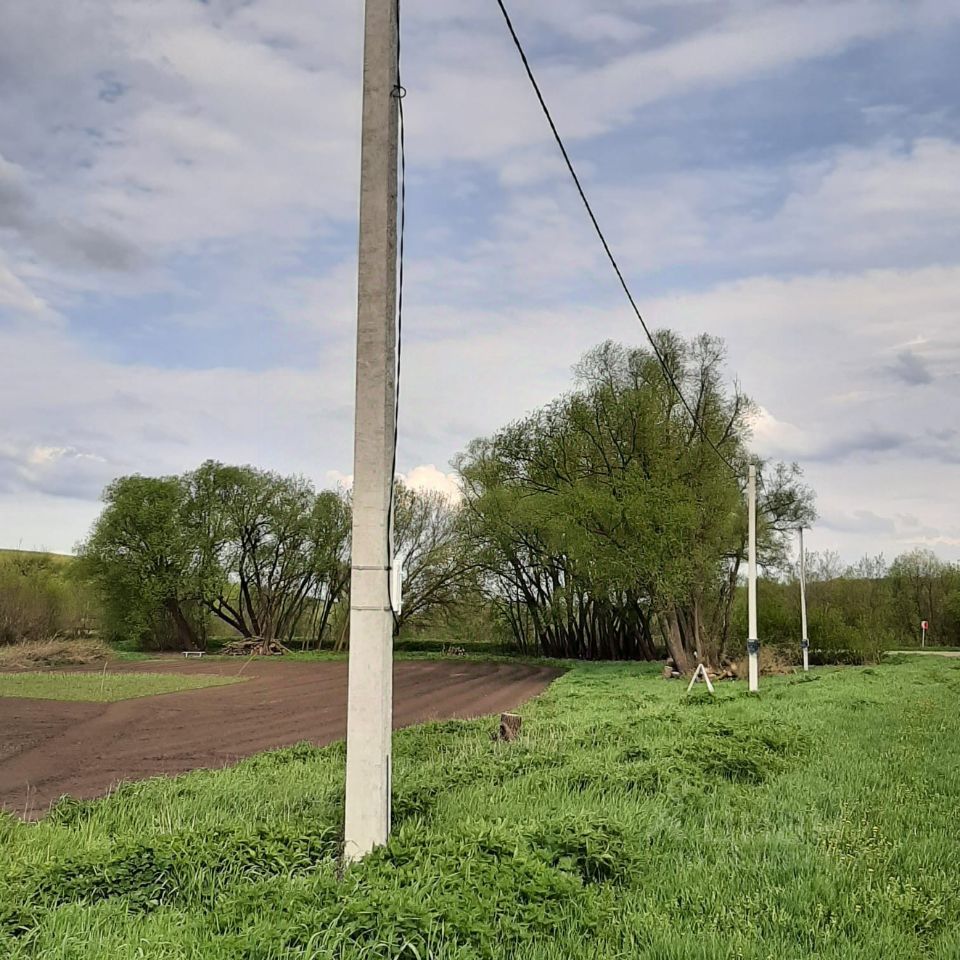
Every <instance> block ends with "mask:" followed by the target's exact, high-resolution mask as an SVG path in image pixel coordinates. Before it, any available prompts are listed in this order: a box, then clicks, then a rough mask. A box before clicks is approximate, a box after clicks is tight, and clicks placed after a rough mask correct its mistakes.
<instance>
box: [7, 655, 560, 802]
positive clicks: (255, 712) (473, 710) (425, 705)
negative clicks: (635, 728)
mask: <svg viewBox="0 0 960 960" xmlns="http://www.w3.org/2000/svg"><path fill="white" fill-rule="evenodd" d="M241 666H242V662H239V663H238V662H232V661H231V662H223V661H208V662H202V661H201V662H198V661H185V660H177V661H171V662H163V663H153V662H151V663H139V664H125V665H123V666H120V667H117V668H116V669H125V670H135V671H143V672H151V673H153V672H161V671H162V672H168V671H174V672H182V673H217V674H228V675H233V674H236V673H237V672H238V670H240V668H241ZM559 674H560V671H558V670H553V669H550V668H548V667H533V666H526V665H522V664H497V663H474V662H469V661H465V662H449V663H448V662H437V661H406V662H400V663H397V664H396V665H395V668H394V709H393V724H394V727H403V726H409V725H411V724H415V723H423V722H425V721H428V720H439V719H445V718H449V717H462V718H468V717H476V716H481V715H483V714H486V713H496V712H499V711H502V710H508V709H510V708H512V707H515V706H517V705H518V704H520V703H522V702H523V701H525V700H528V699H530V698H531V697H533V696H536V695H537V694H538V693H540V692H541V691H542V690H543V689H544V688H545V687H546V686H547V685H548V684H549V683H550V682H551V681H552V680H553V679H555V678H556V677H557V676H558V675H559ZM243 676H244V677H246V678H247V681H246V682H245V683H238V684H232V685H230V686H227V687H210V688H206V689H202V690H193V691H190V692H187V693H169V694H164V695H161V696H155V697H144V698H141V699H137V700H123V701H119V702H117V703H66V702H61V701H56V700H24V699H12V698H11V699H3V698H0V808H3V809H6V810H8V811H10V812H13V813H17V814H19V815H20V816H25V817H36V816H42V815H43V813H44V812H45V810H46V809H47V807H48V806H49V805H50V803H51V802H52V801H54V800H56V799H57V798H58V797H60V796H62V795H63V794H65V793H69V794H71V795H73V796H75V797H81V798H83V797H95V796H99V795H100V794H103V793H105V792H107V791H108V790H109V789H110V788H111V787H112V786H114V785H115V784H117V783H118V782H120V781H122V780H138V779H143V778H144V777H150V776H155V775H157V774H175V773H183V772H184V771H187V770H194V769H196V768H198V767H222V766H224V765H225V764H229V763H234V762H236V761H237V760H239V759H241V758H242V757H246V756H249V755H250V754H252V753H257V752H258V751H261V750H269V749H273V748H276V747H283V746H289V745H290V744H293V743H297V742H298V741H301V740H310V741H312V742H313V743H317V744H326V743H331V742H333V741H334V740H338V739H341V738H342V737H343V736H344V735H345V731H346V709H347V665H346V663H296V662H290V661H287V662H282V661H261V662H259V663H252V664H250V665H248V666H246V667H245V669H244V671H243Z"/></svg>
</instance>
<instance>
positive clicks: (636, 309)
mask: <svg viewBox="0 0 960 960" xmlns="http://www.w3.org/2000/svg"><path fill="white" fill-rule="evenodd" d="M497 5H498V6H499V7H500V12H501V13H502V14H503V19H504V20H505V21H506V23H507V29H508V30H509V31H510V36H511V37H512V38H513V43H514V46H516V48H517V52H518V53H519V54H520V59H521V60H522V61H523V66H524V67H525V69H526V71H527V77H528V78H529V79H530V83H531V85H532V86H533V90H534V93H536V95H537V100H539V101H540V108H541V109H542V110H543V114H544V116H545V117H546V118H547V123H549V124H550V129H551V131H553V138H554V140H556V141H557V146H558V147H559V148H560V153H561V154H563V159H564V161H565V162H566V164H567V170H569V171H570V176H571V177H572V178H573V182H574V184H575V185H576V188H577V192H578V193H579V194H580V199H581V200H582V201H583V205H584V207H585V208H586V210H587V214H588V215H589V217H590V222H591V223H592V224H593V228H594V230H596V232H597V236H598V237H599V238H600V243H602V244H603V249H604V252H605V253H606V255H607V259H608V260H609V261H610V265H611V266H612V267H613V270H614V272H615V273H616V275H617V279H618V280H619V281H620V286H621V287H623V292H624V293H625V294H626V295H627V300H629V301H630V306H631V307H632V308H633V312H634V313H635V314H636V316H637V319H638V320H639V321H640V326H641V327H642V328H643V332H644V333H645V334H646V337H647V340H648V341H649V342H650V346H651V347H652V348H653V353H654V356H656V358H657V362H658V363H659V364H660V367H661V369H662V370H663V372H664V375H665V376H666V378H667V380H668V382H669V384H670V386H671V387H673V389H674V391H675V392H676V394H677V396H678V397H679V398H680V402H681V403H682V404H683V406H684V407H685V408H686V411H687V413H689V414H690V418H691V420H693V423H694V425H695V426H696V428H697V429H698V430H699V431H700V434H701V436H702V437H703V439H704V440H706V441H707V443H708V444H710V446H711V447H712V448H713V452H714V453H715V454H716V455H717V456H718V457H719V458H720V459H721V460H722V461H723V462H724V463H725V464H726V465H727V467H729V469H730V471H731V472H732V473H733V474H734V475H735V476H739V475H740V472H739V471H738V470H737V468H736V467H734V465H733V464H732V463H731V462H730V461H729V460H728V459H727V458H726V457H725V456H724V455H723V454H722V453H721V452H720V448H719V447H718V446H717V445H716V444H715V443H714V442H713V440H712V439H711V438H710V435H709V434H708V433H707V431H706V430H705V429H704V426H703V424H702V423H701V422H700V420H699V419H698V417H697V415H696V413H694V411H693V408H692V407H691V406H690V404H689V403H688V402H687V398H686V397H685V396H684V395H683V391H682V390H681V389H680V386H679V385H678V384H677V381H676V379H675V378H674V376H673V373H672V372H671V371H670V368H669V367H668V366H667V363H666V361H665V360H664V358H663V354H662V353H661V352H660V348H659V347H658V346H657V343H656V341H655V340H654V338H653V336H652V335H651V333H650V330H649V329H648V327H647V324H646V321H645V320H644V319H643V315H642V314H641V313H640V308H639V307H638V306H637V302H636V300H634V298H633V294H632V293H631V292H630V287H629V286H627V281H626V279H625V278H624V276H623V271H622V270H621V269H620V265H619V264H618V263H617V260H616V257H614V255H613V251H612V250H611V249H610V244H609V243H607V238H606V237H605V236H604V233H603V230H602V229H601V228H600V223H599V221H598V220H597V217H596V215H595V214H594V212H593V207H591V206H590V201H589V200H588V199H587V194H586V192H585V191H584V189H583V185H582V184H581V182H580V177H579V176H577V171H576V170H575V169H574V166H573V161H572V160H571V159H570V154H569V153H567V148H566V146H565V145H564V143H563V139H562V137H561V136H560V131H559V130H557V125H556V123H554V121H553V115H552V114H551V113H550V108H549V107H548V106H547V103H546V101H545V100H544V99H543V94H542V93H541V92H540V84H538V83H537V78H536V77H535V76H534V75H533V68H532V67H531V66H530V61H529V60H528V59H527V54H526V51H525V50H524V49H523V44H522V43H521V42H520V38H519V37H518V36H517V31H516V30H515V29H514V26H513V21H512V20H511V19H510V14H509V13H508V12H507V8H506V7H505V6H504V2H503V0H497Z"/></svg>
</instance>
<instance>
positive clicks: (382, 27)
mask: <svg viewBox="0 0 960 960" xmlns="http://www.w3.org/2000/svg"><path fill="white" fill-rule="evenodd" d="M396 10H397V8H396V0H366V5H365V15H364V51H363V129H362V137H361V159H360V256H359V285H358V303H357V372H356V414H355V430H354V450H353V464H354V465H353V541H352V569H351V574H350V661H349V680H348V692H347V772H346V809H345V816H344V856H345V858H346V859H348V860H358V859H360V858H362V857H363V856H364V855H366V854H367V853H369V852H370V850H372V849H373V848H374V847H376V846H379V845H381V844H383V843H385V842H386V840H387V836H388V834H389V832H390V749H391V728H392V719H393V614H392V612H391V610H390V601H389V585H388V577H389V570H388V566H389V565H388V562H387V557H388V550H389V549H390V547H389V543H390V531H389V529H388V527H389V522H388V516H389V500H390V492H391V487H392V483H391V480H392V476H391V474H392V471H393V446H394V422H395V419H394V418H395V415H396V276H397V158H398V102H397V99H396V97H397V92H396V91H395V87H396V84H397V73H398V69H397V68H398V64H397V56H398V54H397V35H398V34H397V31H398V23H397V12H396Z"/></svg>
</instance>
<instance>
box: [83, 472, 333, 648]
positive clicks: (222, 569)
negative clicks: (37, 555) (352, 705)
mask: <svg viewBox="0 0 960 960" xmlns="http://www.w3.org/2000/svg"><path fill="white" fill-rule="evenodd" d="M104 501H105V503H106V506H105V508H104V510H103V512H102V513H101V515H100V517H99V518H98V520H97V522H96V524H95V525H94V528H93V531H92V532H91V534H90V537H89V538H88V539H87V541H86V543H84V544H83V545H82V547H81V568H82V570H83V571H84V573H85V574H86V575H87V576H89V577H90V578H91V579H93V580H94V581H95V582H96V584H97V585H98V587H99V589H100V591H101V593H102V596H103V600H104V605H105V611H106V621H107V623H106V625H107V629H108V632H109V635H110V636H111V637H112V638H113V639H115V640H120V639H125V638H132V639H133V640H135V641H136V642H138V643H140V644H142V645H144V646H153V647H160V648H164V647H176V648H186V649H190V648H194V647H198V646H199V647H203V646H205V645H206V636H207V623H208V619H209V617H210V616H211V615H214V616H216V617H218V618H219V619H220V620H221V621H222V622H224V623H225V624H227V625H228V626H229V627H230V628H231V629H232V630H235V631H237V632H238V633H241V634H243V635H244V636H255V637H262V638H267V639H273V638H279V639H281V640H287V641H289V640H291V639H293V638H294V636H295V635H296V633H297V631H298V630H300V631H304V632H306V634H307V637H306V638H305V643H307V642H310V641H312V642H314V643H317V644H318V643H319V641H320V639H322V637H323V636H324V634H325V632H326V630H327V626H328V622H329V619H330V615H331V612H332V610H333V608H334V606H335V605H336V604H337V603H338V601H339V600H340V599H341V597H342V596H343V594H344V592H345V590H346V589H347V586H348V579H349V565H348V562H347V550H348V544H349V533H350V509H349V504H348V502H347V501H346V499H345V498H344V497H342V496H341V495H339V494H337V493H333V492H331V491H324V492H321V493H319V494H318V493H316V492H315V491H314V489H313V487H312V486H311V485H310V484H309V483H308V482H307V481H306V480H303V479H302V478H298V477H281V476H279V475H278V474H275V473H270V472H268V471H264V470H257V469H255V468H253V467H231V466H224V465H223V464H219V463H215V462H212V461H210V462H207V463H205V464H203V465H202V466H201V467H199V468H198V469H197V470H194V471H191V472H189V473H186V474H184V475H183V476H181V477H154V478H151V477H140V476H131V477H122V478H120V479H119V480H116V481H114V483H112V484H111V485H110V486H109V487H108V488H107V490H106V492H105V494H104Z"/></svg>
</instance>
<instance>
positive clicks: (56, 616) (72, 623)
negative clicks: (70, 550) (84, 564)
mask: <svg viewBox="0 0 960 960" xmlns="http://www.w3.org/2000/svg"><path fill="white" fill-rule="evenodd" d="M72 567H73V564H72V562H71V561H70V560H69V559H66V558H54V557H52V556H50V555H49V554H41V553H19V552H14V553H7V554H3V553H0V644H8V643H17V642H18V641H37V640H48V639H50V638H52V637H58V636H64V635H73V636H81V635H84V634H87V633H89V632H90V630H91V628H92V626H93V623H94V620H95V617H94V613H93V602H92V592H91V591H90V589H89V586H88V585H87V584H86V583H85V582H84V581H83V580H81V579H80V578H79V577H77V576H76V574H75V572H74V570H73V569H72Z"/></svg>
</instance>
